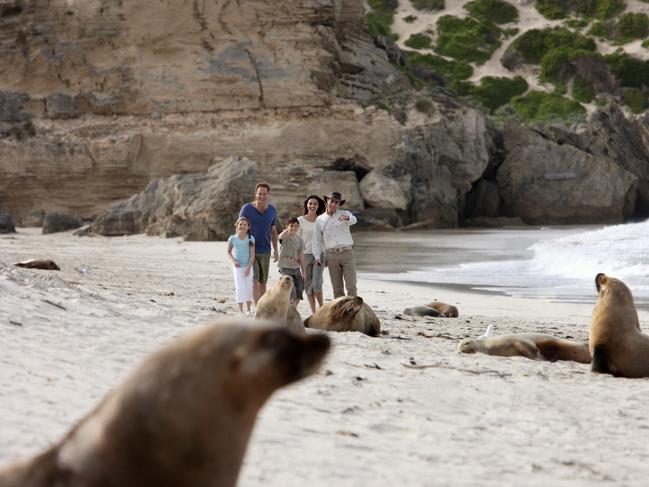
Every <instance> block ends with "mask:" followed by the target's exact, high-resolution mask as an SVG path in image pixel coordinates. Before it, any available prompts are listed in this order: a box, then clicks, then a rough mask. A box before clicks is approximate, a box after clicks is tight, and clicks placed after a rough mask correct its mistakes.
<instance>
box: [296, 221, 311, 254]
mask: <svg viewBox="0 0 649 487" xmlns="http://www.w3.org/2000/svg"><path fill="white" fill-rule="evenodd" d="M297 221H299V222H300V229H299V230H298V232H297V234H298V235H299V236H300V237H302V240H303V241H304V253H305V254H310V253H311V251H312V250H311V249H312V248H313V230H314V229H315V222H314V221H313V222H310V221H309V220H307V219H306V217H305V216H304V215H303V216H298V217H297Z"/></svg>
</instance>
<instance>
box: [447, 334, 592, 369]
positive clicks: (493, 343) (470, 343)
mask: <svg viewBox="0 0 649 487" xmlns="http://www.w3.org/2000/svg"><path fill="white" fill-rule="evenodd" d="M458 351H460V352H462V353H476V352H480V353H486V354H487V355H500V356H501V357H516V356H522V357H527V358H530V359H533V360H549V361H551V362H554V361H556V360H572V361H574V362H580V363H582V364H589V363H590V352H589V351H588V344H587V343H581V342H573V341H571V340H565V339H563V338H556V337H553V336H550V335H543V334H541V333H516V334H512V335H501V336H488V337H486V338H478V339H477V340H474V339H467V340H462V342H460V345H459V346H458Z"/></svg>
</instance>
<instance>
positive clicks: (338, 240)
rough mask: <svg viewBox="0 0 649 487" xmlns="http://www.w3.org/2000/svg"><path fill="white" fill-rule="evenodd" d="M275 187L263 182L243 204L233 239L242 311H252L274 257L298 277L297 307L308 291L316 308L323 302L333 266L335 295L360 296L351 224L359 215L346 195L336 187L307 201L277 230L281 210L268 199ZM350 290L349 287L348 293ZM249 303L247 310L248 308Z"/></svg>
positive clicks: (230, 254) (231, 247)
mask: <svg viewBox="0 0 649 487" xmlns="http://www.w3.org/2000/svg"><path fill="white" fill-rule="evenodd" d="M269 197H270V186H269V185H268V183H258V184H257V185H256V186H255V199H254V201H252V202H250V203H246V204H245V205H243V206H242V207H241V211H240V212H239V218H238V219H237V221H236V223H235V229H236V232H235V234H234V235H231V236H230V238H229V239H228V250H227V254H228V258H229V259H230V260H231V262H232V266H233V273H234V283H235V288H236V293H235V294H236V300H237V305H238V306H239V310H240V311H241V312H242V313H245V314H246V315H251V314H252V303H253V301H254V303H257V301H259V298H261V296H263V295H264V293H265V292H266V283H267V282H268V276H269V270H270V261H271V258H272V260H273V262H278V268H279V272H280V274H283V275H287V276H290V277H291V279H292V280H293V290H292V292H291V304H293V306H297V305H298V303H299V302H300V301H301V300H302V297H303V293H306V295H307V299H308V301H309V307H310V308H311V312H312V313H315V310H316V306H322V305H323V302H324V297H323V292H322V283H323V271H324V268H325V267H328V269H329V277H330V279H331V286H332V287H333V293H334V298H337V297H339V296H345V295H347V296H356V267H355V265H354V251H353V245H354V241H353V240H352V236H351V232H350V226H351V225H354V224H355V223H356V217H355V216H354V215H353V214H352V213H351V212H349V211H346V210H342V209H341V206H342V205H344V204H345V200H344V199H342V195H341V194H340V193H339V192H337V191H333V192H331V193H329V194H328V195H325V196H324V197H323V198H320V197H319V196H317V195H310V196H308V197H307V198H306V199H305V200H304V205H303V211H304V213H303V215H301V216H299V217H291V218H289V219H288V221H287V222H286V224H285V228H284V230H283V231H282V232H281V233H280V234H278V233H277V210H276V209H275V207H274V206H273V205H271V204H270V203H269ZM345 289H346V290H347V291H346V292H345ZM244 306H245V310H244Z"/></svg>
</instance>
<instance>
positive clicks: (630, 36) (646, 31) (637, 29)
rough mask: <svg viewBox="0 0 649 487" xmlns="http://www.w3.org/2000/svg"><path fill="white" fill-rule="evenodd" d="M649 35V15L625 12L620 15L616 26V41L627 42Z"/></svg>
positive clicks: (618, 42)
mask: <svg viewBox="0 0 649 487" xmlns="http://www.w3.org/2000/svg"><path fill="white" fill-rule="evenodd" d="M648 35H649V17H647V14H643V13H632V12H629V13H625V14H622V15H620V18H619V20H618V21H617V25H616V26H615V39H614V40H615V42H616V43H617V44H626V43H627V42H631V41H634V40H636V39H643V38H645V37H647V36H648Z"/></svg>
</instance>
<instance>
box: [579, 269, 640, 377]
mask: <svg viewBox="0 0 649 487" xmlns="http://www.w3.org/2000/svg"><path fill="white" fill-rule="evenodd" d="M595 287H596V288H597V294H598V296H597V302H596V303H595V308H594V309H593V316H592V318H591V320H590V353H591V354H592V356H593V365H592V367H591V370H592V371H593V372H600V373H604V374H613V375H615V376H618V377H649V335H645V334H644V333H642V332H641V331H640V320H638V312H637V311H636V309H635V304H634V303H633V295H632V294H631V290H630V289H629V288H628V287H627V286H626V284H624V283H623V282H622V281H620V280H619V279H615V278H614V277H608V276H607V275H605V274H601V273H600V274H597V276H596V277H595Z"/></svg>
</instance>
